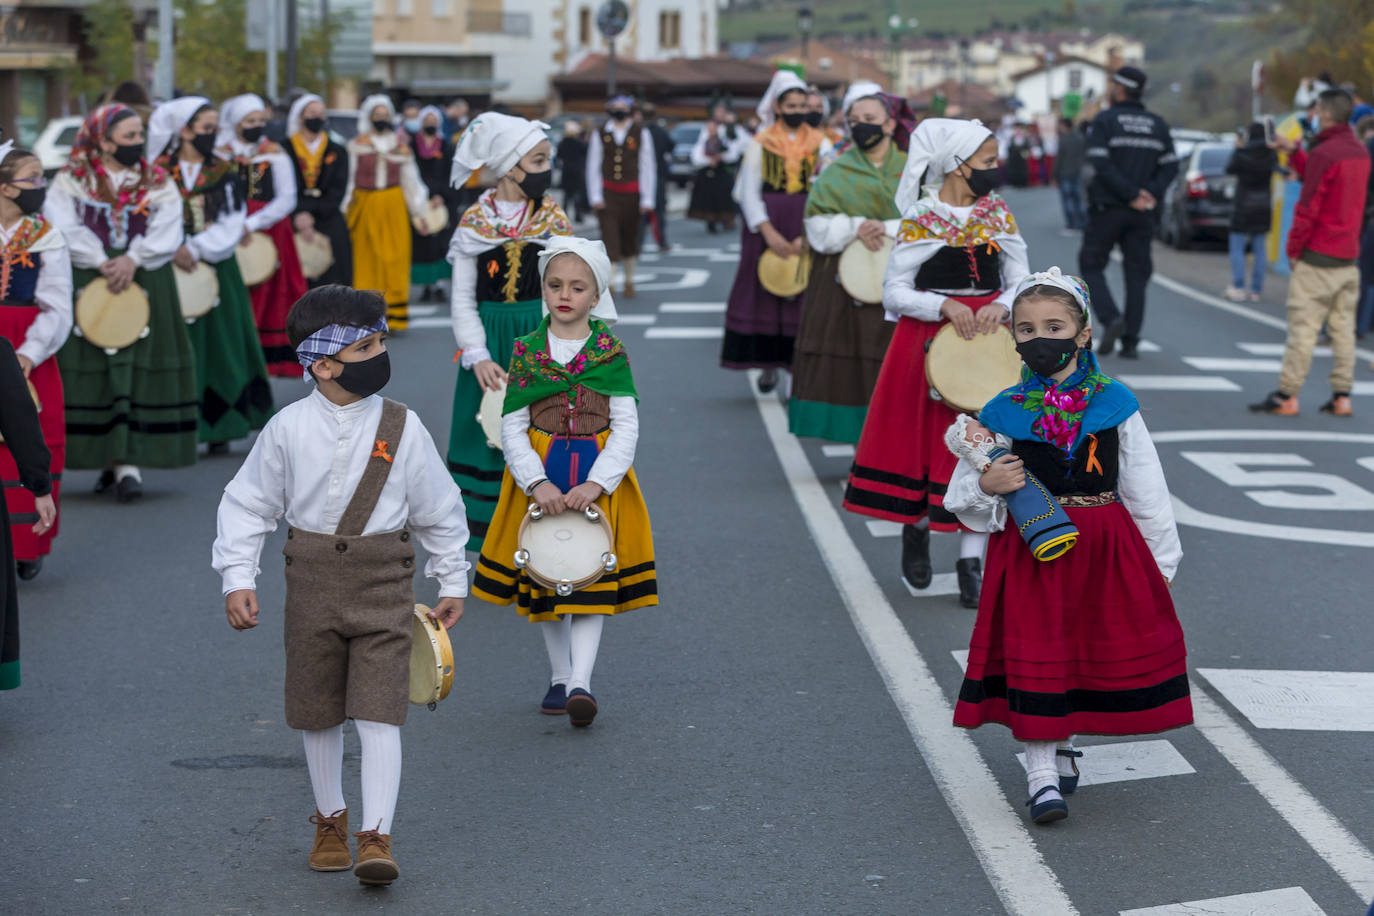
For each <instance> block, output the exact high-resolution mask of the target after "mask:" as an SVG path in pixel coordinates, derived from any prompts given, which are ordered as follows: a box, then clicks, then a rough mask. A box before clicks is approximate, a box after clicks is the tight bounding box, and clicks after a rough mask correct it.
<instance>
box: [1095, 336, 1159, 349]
mask: <svg viewBox="0 0 1374 916" xmlns="http://www.w3.org/2000/svg"><path fill="white" fill-rule="evenodd" d="M1100 341H1101V338H1100V337H1094V338H1093V346H1094V347H1096V346H1097V345H1098V343H1099V342H1100ZM1135 348H1136V350H1137V351H1139V352H1141V353H1162V352H1164V348H1163V347H1161V346H1160V345H1159V344H1157V343H1155V342H1154V341H1152V340H1142V341H1140V342H1139V343H1137V344H1136V346H1135Z"/></svg>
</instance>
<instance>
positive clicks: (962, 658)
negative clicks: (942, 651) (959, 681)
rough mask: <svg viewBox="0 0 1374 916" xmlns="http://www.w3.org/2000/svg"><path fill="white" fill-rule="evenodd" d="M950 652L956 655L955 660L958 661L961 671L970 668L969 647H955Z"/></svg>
mask: <svg viewBox="0 0 1374 916" xmlns="http://www.w3.org/2000/svg"><path fill="white" fill-rule="evenodd" d="M949 654H950V655H953V656H954V661H955V662H957V663H958V665H959V670H960V671H967V670H968V649H953V650H951V651H950V653H949Z"/></svg>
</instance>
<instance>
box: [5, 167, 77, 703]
mask: <svg viewBox="0 0 1374 916" xmlns="http://www.w3.org/2000/svg"><path fill="white" fill-rule="evenodd" d="M45 193H46V182H45V181H44V180H43V165H42V163H41V162H39V161H38V157H37V156H35V155H34V154H33V153H31V152H29V151H28V150H22V149H15V148H14V144H13V143H6V144H3V145H0V337H4V338H5V339H6V340H8V341H9V342H10V343H11V344H13V346H14V351H15V357H16V358H17V359H18V361H19V368H20V369H21V370H23V373H24V377H25V378H26V379H28V381H29V385H30V388H31V392H30V393H32V394H36V396H37V398H38V404H39V412H38V421H39V425H40V426H41V427H42V430H43V442H44V444H46V445H47V447H48V451H49V452H50V453H51V454H52V459H51V467H50V471H51V474H52V500H53V501H54V502H55V501H56V500H57V498H58V492H57V491H58V488H59V487H60V486H61V480H62V465H63V462H64V460H65V456H66V446H67V429H66V423H65V421H64V415H63V410H62V404H63V401H62V376H61V375H60V374H59V373H58V371H57V360H56V359H55V358H54V354H56V353H57V350H58V348H59V347H61V346H62V344H63V342H64V341H66V339H67V335H68V334H69V333H71V330H72V262H71V257H70V255H69V254H68V253H67V242H66V240H65V239H64V238H63V237H62V233H61V232H59V231H58V230H57V228H56V227H54V226H53V225H52V224H51V223H49V222H48V221H47V220H45V219H44V218H43V214H42V213H41V210H42V208H43V198H44V195H45ZM21 476H22V475H21V473H20V468H19V466H18V464H17V463H16V461H15V456H14V454H11V452H10V449H9V446H8V445H6V444H4V443H3V442H0V479H3V480H4V484H5V503H6V507H7V509H8V511H9V522H10V535H9V539H10V540H11V542H12V544H13V546H14V559H15V561H16V563H17V568H18V573H19V578H21V579H32V578H33V577H34V576H36V575H38V571H39V570H40V569H42V567H43V558H44V557H45V556H47V555H48V554H49V553H50V552H51V551H52V541H53V538H55V537H57V522H56V519H55V518H54V519H53V520H52V521H51V522H49V523H48V524H46V525H44V524H42V523H41V522H40V519H39V516H38V510H37V508H36V507H35V502H34V500H35V497H34V495H33V493H31V492H29V491H28V490H26V489H24V487H23V486H21ZM0 581H3V574H0ZM3 667H4V665H3V660H0V670H3ZM0 680H3V677H2V676H0ZM0 689H3V687H2V686H0Z"/></svg>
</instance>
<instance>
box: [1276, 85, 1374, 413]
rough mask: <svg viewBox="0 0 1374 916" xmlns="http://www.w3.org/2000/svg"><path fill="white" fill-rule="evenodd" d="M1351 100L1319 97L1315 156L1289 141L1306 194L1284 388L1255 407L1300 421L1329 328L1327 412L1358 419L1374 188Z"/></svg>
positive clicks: (1297, 214)
mask: <svg viewBox="0 0 1374 916" xmlns="http://www.w3.org/2000/svg"><path fill="white" fill-rule="evenodd" d="M1353 108H1354V104H1353V102H1352V101H1351V98H1350V94H1349V93H1348V92H1345V91H1344V90H1341V89H1328V90H1326V91H1325V92H1323V93H1322V94H1321V95H1320V96H1319V97H1318V99H1317V108H1316V113H1315V119H1316V124H1315V125H1314V126H1315V127H1316V129H1317V135H1316V137H1314V138H1313V140H1312V144H1311V146H1312V148H1311V151H1310V152H1304V151H1303V150H1301V149H1298V148H1297V147H1296V144H1292V142H1291V141H1280V142H1282V143H1285V144H1286V145H1291V147H1292V157H1291V165H1292V167H1293V170H1294V171H1295V172H1297V173H1298V175H1299V176H1300V177H1301V178H1302V195H1301V196H1300V197H1299V198H1298V204H1297V207H1296V208H1295V209H1294V211H1293V226H1292V228H1291V229H1289V231H1288V251H1287V254H1288V260H1289V263H1291V264H1292V266H1293V276H1292V279H1291V280H1289V282H1288V340H1287V343H1286V345H1285V347H1284V351H1283V368H1282V369H1281V370H1280V372H1279V387H1278V390H1276V391H1273V392H1270V394H1269V396H1268V397H1266V398H1265V399H1264V400H1263V401H1261V402H1259V403H1258V404H1251V405H1250V409H1251V410H1253V411H1256V412H1257V413H1272V414H1279V415H1281V416H1297V414H1298V391H1299V390H1301V388H1302V386H1303V382H1305V381H1307V373H1308V371H1309V370H1310V369H1311V368H1312V351H1313V349H1314V348H1315V347H1316V345H1317V334H1318V333H1319V332H1320V331H1321V328H1322V324H1323V323H1325V325H1326V329H1327V333H1329V334H1330V335H1331V356H1332V361H1331V400H1329V401H1327V402H1326V403H1325V404H1323V405H1322V406H1321V411H1322V412H1323V413H1329V414H1334V415H1336V416H1338V417H1348V416H1351V415H1352V414H1353V412H1354V411H1353V410H1352V408H1351V404H1350V391H1351V389H1352V388H1353V387H1354V384H1355V377H1354V376H1355V307H1356V303H1357V301H1358V299H1359V288H1360V271H1359V268H1358V267H1357V266H1356V264H1357V261H1358V258H1359V254H1360V229H1361V223H1362V222H1363V220H1364V211H1365V192H1366V189H1367V188H1368V185H1369V171H1370V168H1369V164H1370V157H1369V151H1368V150H1366V149H1365V148H1364V146H1362V145H1361V144H1360V141H1359V139H1358V138H1356V136H1355V132H1354V131H1353V130H1352V129H1351V128H1350V123H1349V122H1350V113H1351V110H1352V109H1353Z"/></svg>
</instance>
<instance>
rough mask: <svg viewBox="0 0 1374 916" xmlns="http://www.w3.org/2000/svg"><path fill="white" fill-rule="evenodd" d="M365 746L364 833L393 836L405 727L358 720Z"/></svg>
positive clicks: (359, 738) (363, 769)
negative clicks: (392, 828)
mask: <svg viewBox="0 0 1374 916" xmlns="http://www.w3.org/2000/svg"><path fill="white" fill-rule="evenodd" d="M353 725H354V727H356V728H357V729H358V741H359V742H360V743H361V744H362V746H363V762H362V771H363V819H362V827H361V829H363V830H376V831H377V832H379V833H384V834H387V835H388V836H389V835H390V834H391V818H392V817H393V816H394V815H395V814H396V795H397V793H399V792H400V791H401V727H400V726H399V725H388V724H387V723H385V722H373V721H370V720H368V719H354V720H353Z"/></svg>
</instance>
